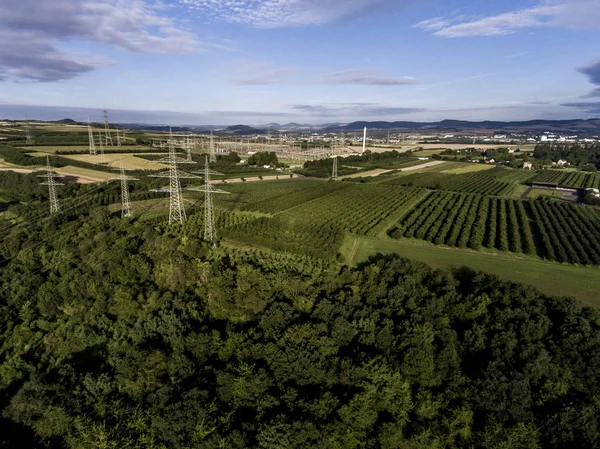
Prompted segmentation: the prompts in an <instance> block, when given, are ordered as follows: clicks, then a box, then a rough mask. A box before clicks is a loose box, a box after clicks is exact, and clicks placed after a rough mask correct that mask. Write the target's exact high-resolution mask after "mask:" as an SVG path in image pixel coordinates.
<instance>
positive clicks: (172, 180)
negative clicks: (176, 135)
mask: <svg viewBox="0 0 600 449" xmlns="http://www.w3.org/2000/svg"><path fill="white" fill-rule="evenodd" d="M167 145H168V146H169V156H168V157H167V158H166V159H160V160H159V161H158V162H162V163H164V164H168V165H169V169H168V170H166V171H163V172H160V173H156V174H154V175H150V176H151V177H153V178H169V187H161V188H159V189H152V191H153V192H165V193H168V194H169V224H172V223H175V222H177V223H181V224H183V222H184V221H185V219H186V216H185V206H184V204H183V195H182V194H181V182H180V179H182V178H184V179H185V178H188V179H198V178H200V176H196V175H192V174H190V173H186V172H184V171H181V170H179V169H178V168H177V164H190V163H191V164H195V162H188V161H187V160H185V159H183V158H181V157H179V156H177V154H176V153H175V141H174V140H173V134H172V133H171V131H169V140H167Z"/></svg>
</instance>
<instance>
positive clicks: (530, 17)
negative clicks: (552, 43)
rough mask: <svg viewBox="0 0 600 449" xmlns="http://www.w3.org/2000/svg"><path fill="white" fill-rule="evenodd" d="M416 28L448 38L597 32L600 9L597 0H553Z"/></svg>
mask: <svg viewBox="0 0 600 449" xmlns="http://www.w3.org/2000/svg"><path fill="white" fill-rule="evenodd" d="M414 26H415V27H417V28H420V29H422V30H424V31H428V32H433V34H435V35H436V36H439V37H444V38H457V37H471V36H503V35H508V34H514V33H517V32H518V31H521V30H525V29H530V28H544V27H559V28H572V29H586V28H587V29H597V28H600V8H598V2H597V1H596V0H553V1H546V2H543V3H541V4H540V5H538V6H535V7H532V8H525V9H520V10H517V11H511V12H506V13H503V14H498V15H496V16H490V17H484V18H479V19H472V20H464V18H462V17H455V18H452V17H449V18H444V17H436V18H433V19H428V20H424V21H422V22H420V23H417V24H416V25H414Z"/></svg>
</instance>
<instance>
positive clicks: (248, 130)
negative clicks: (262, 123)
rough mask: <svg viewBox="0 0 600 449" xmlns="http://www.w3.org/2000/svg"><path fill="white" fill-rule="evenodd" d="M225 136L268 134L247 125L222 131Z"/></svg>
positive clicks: (230, 127)
mask: <svg viewBox="0 0 600 449" xmlns="http://www.w3.org/2000/svg"><path fill="white" fill-rule="evenodd" d="M221 133H223V134H233V135H235V136H245V135H250V134H266V131H265V130H264V129H257V128H253V127H251V126H247V125H233V126H228V127H227V128H225V129H223V130H221Z"/></svg>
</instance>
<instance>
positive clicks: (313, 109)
mask: <svg viewBox="0 0 600 449" xmlns="http://www.w3.org/2000/svg"><path fill="white" fill-rule="evenodd" d="M291 108H292V109H293V110H294V111H299V112H302V113H305V114H309V115H311V116H318V117H384V116H396V115H405V114H412V113H417V112H424V111H425V109H421V108H410V107H397V106H385V105H380V104H377V103H326V104H316V105H313V104H295V105H292V106H291Z"/></svg>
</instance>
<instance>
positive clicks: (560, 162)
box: [556, 159, 568, 166]
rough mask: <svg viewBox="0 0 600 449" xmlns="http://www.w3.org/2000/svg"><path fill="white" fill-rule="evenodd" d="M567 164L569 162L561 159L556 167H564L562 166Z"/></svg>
mask: <svg viewBox="0 0 600 449" xmlns="http://www.w3.org/2000/svg"><path fill="white" fill-rule="evenodd" d="M567 163H568V162H567V161H564V160H562V159H559V161H558V162H557V163H556V165H561V166H562V165H566V164H567Z"/></svg>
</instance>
